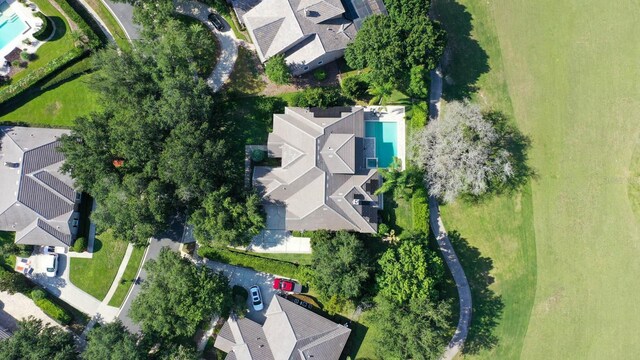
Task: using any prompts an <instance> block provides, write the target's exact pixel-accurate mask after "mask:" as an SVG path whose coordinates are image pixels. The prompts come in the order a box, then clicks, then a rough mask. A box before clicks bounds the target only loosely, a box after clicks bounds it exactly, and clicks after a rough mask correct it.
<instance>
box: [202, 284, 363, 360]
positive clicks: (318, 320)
mask: <svg viewBox="0 0 640 360" xmlns="http://www.w3.org/2000/svg"><path fill="white" fill-rule="evenodd" d="M266 317H267V320H266V321H265V323H264V325H260V324H258V323H257V322H255V321H253V320H250V319H247V318H243V319H237V318H236V317H235V316H234V315H232V316H231V317H230V318H229V320H227V322H226V323H225V324H224V325H223V326H222V329H220V332H219V333H218V336H217V338H216V342H215V344H214V346H215V347H216V348H217V349H220V350H222V351H224V352H226V353H227V356H226V358H225V360H308V359H318V360H320V359H322V360H338V359H339V358H340V354H341V353H342V350H343V349H344V347H345V345H346V343H347V340H348V339H349V334H350V333H351V330H350V329H349V328H347V327H345V326H343V325H339V324H336V323H334V322H333V321H330V320H328V319H325V318H323V317H322V316H320V315H317V314H315V313H313V312H312V311H310V310H307V309H305V308H303V307H302V306H300V305H296V304H294V303H292V302H291V301H289V300H287V299H284V298H282V297H280V296H278V295H274V296H273V299H272V300H271V303H270V304H269V307H268V308H267V312H266Z"/></svg>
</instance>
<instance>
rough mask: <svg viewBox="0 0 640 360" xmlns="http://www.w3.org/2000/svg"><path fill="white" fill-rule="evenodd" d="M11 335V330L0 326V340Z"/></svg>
mask: <svg viewBox="0 0 640 360" xmlns="http://www.w3.org/2000/svg"><path fill="white" fill-rule="evenodd" d="M10 337H11V332H10V331H9V330H7V329H5V328H3V327H0V340H6V339H8V338H10Z"/></svg>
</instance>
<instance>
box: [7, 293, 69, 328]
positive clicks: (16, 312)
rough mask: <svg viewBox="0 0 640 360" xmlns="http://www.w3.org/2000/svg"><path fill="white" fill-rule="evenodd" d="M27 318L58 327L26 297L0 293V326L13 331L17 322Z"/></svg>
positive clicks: (18, 294)
mask: <svg viewBox="0 0 640 360" xmlns="http://www.w3.org/2000/svg"><path fill="white" fill-rule="evenodd" d="M29 316H33V317H35V318H36V319H40V320H42V322H43V323H45V324H50V325H54V326H59V325H58V323H57V322H55V321H54V320H53V319H52V318H50V317H49V316H47V314H45V313H44V312H43V311H42V310H41V309H40V308H39V307H37V306H36V304H34V302H33V300H31V299H30V298H28V297H27V296H25V295H23V294H20V293H15V294H13V295H11V294H9V293H8V292H5V291H0V325H1V326H3V327H5V328H7V329H9V330H11V331H15V330H16V329H17V322H18V321H19V320H22V319H24V318H27V317H29Z"/></svg>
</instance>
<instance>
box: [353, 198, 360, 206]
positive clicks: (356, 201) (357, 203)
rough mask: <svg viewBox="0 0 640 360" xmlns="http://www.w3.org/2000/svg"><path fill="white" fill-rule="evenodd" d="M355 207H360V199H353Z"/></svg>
mask: <svg viewBox="0 0 640 360" xmlns="http://www.w3.org/2000/svg"><path fill="white" fill-rule="evenodd" d="M351 203H352V204H353V205H360V199H353V201H352V202H351Z"/></svg>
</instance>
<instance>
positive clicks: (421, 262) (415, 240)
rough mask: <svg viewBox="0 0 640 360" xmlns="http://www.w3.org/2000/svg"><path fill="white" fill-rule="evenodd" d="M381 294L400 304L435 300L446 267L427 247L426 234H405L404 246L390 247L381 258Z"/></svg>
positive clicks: (379, 282)
mask: <svg viewBox="0 0 640 360" xmlns="http://www.w3.org/2000/svg"><path fill="white" fill-rule="evenodd" d="M378 264H380V274H379V275H378V278H377V283H378V288H379V293H380V294H381V295H383V296H385V297H386V298H388V299H391V300H393V301H395V302H397V303H399V304H401V303H404V302H406V301H409V300H410V299H417V300H420V301H426V300H428V299H435V298H436V297H437V295H438V294H437V291H436V290H435V289H434V287H435V286H436V285H437V284H439V283H441V282H442V279H443V276H444V266H443V264H442V260H441V259H440V257H439V256H438V254H436V253H435V252H434V251H432V250H430V249H429V248H428V247H427V239H426V235H425V234H414V235H412V236H409V237H403V239H402V241H401V242H400V246H398V247H395V248H394V247H392V248H389V249H388V250H387V251H385V253H384V254H383V255H382V257H381V258H380V260H378Z"/></svg>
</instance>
